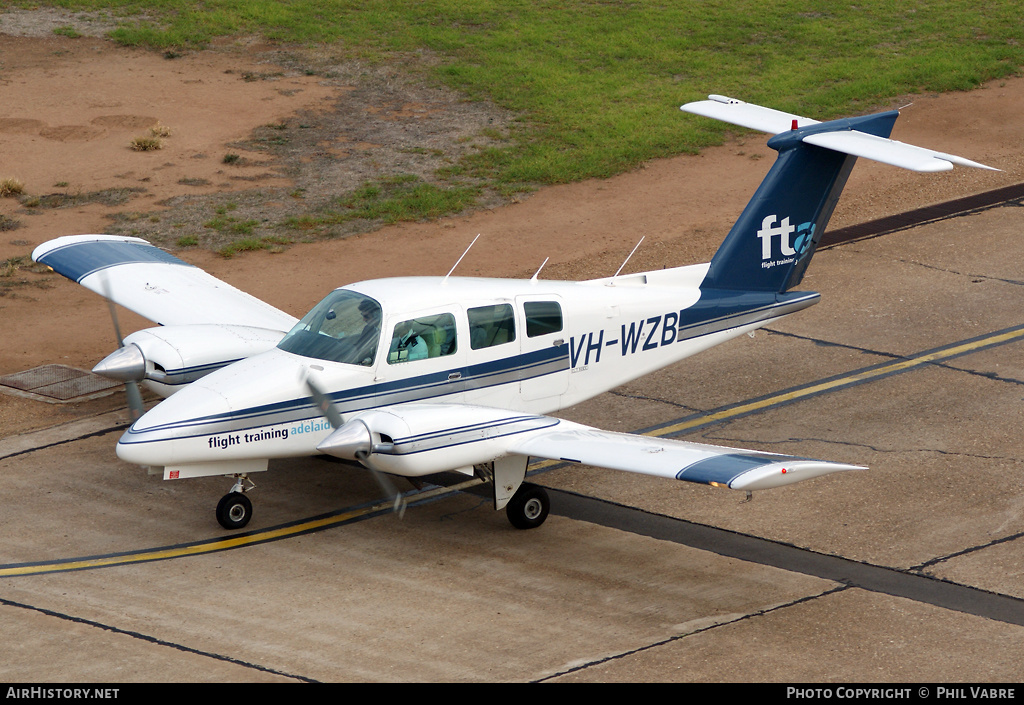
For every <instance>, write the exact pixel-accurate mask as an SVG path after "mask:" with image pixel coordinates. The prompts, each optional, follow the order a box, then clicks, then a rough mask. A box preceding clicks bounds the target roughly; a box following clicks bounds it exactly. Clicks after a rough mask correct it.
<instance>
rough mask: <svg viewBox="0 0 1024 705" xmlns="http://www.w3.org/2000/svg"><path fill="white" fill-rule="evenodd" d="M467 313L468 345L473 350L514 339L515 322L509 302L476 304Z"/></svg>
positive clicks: (509, 341)
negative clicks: (490, 304)
mask: <svg viewBox="0 0 1024 705" xmlns="http://www.w3.org/2000/svg"><path fill="white" fill-rule="evenodd" d="M467 314H468V315H469V346H470V347H471V348H472V349H473V350H480V349H481V348H490V347H493V346H495V345H502V344H503V343H511V342H512V341H514V340H515V339H516V322H515V318H514V317H513V315H512V306H511V305H510V304H497V305H495V306H478V307H476V308H471V309H469V310H468V311H467Z"/></svg>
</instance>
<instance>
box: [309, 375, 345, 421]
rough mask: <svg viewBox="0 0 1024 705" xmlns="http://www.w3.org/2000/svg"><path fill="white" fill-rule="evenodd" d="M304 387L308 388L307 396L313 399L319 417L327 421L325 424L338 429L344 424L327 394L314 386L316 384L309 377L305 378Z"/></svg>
mask: <svg viewBox="0 0 1024 705" xmlns="http://www.w3.org/2000/svg"><path fill="white" fill-rule="evenodd" d="M306 386H307V387H309V395H310V396H311V397H313V404H314V405H315V406H316V408H317V411H319V412H320V414H321V416H323V417H324V418H325V419H327V423H329V424H330V425H331V428H334V429H337V428H340V427H341V425H342V424H343V423H344V420H343V419H342V418H341V413H340V412H339V411H338V410H337V409H336V408H335V406H334V404H332V403H331V400H330V399H329V398H328V397H327V394H326V393H325V392H324V391H323V390H322V389H320V388H319V387H318V386H316V384H314V383H313V380H312V379H310V378H309V377H306Z"/></svg>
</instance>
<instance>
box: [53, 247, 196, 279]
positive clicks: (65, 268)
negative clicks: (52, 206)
mask: <svg viewBox="0 0 1024 705" xmlns="http://www.w3.org/2000/svg"><path fill="white" fill-rule="evenodd" d="M39 261H40V262H41V263H42V264H45V265H46V266H48V267H50V268H51V269H52V270H53V271H55V272H57V273H58V274H61V275H63V276H65V277H67V278H68V279H71V280H73V281H75V282H77V283H79V284H80V283H81V282H82V280H83V279H85V278H86V277H87V276H89V275H90V274H94V273H96V272H98V271H100V270H102V269H107V268H109V267H116V266H118V265H120V264H135V263H141V262H155V263H159V264H176V265H180V266H182V267H191V266H193V265H191V264H189V263H188V262H183V261H181V260H180V259H178V258H177V257H175V256H174V255H172V254H170V253H169V252H164V251H163V250H161V249H160V248H159V247H154V246H153V245H150V244H148V243H142V242H125V241H124V240H88V241H85V242H73V243H71V244H68V245H64V246H62V247H58V248H57V249H55V250H52V251H50V252H47V253H46V254H45V255H43V256H42V257H40V258H39Z"/></svg>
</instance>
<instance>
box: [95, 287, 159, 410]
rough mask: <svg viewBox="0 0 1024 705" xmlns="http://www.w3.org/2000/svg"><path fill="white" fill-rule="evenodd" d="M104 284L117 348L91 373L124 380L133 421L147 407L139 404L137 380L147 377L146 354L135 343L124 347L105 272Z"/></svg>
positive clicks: (139, 391) (139, 396) (115, 308)
mask: <svg viewBox="0 0 1024 705" xmlns="http://www.w3.org/2000/svg"><path fill="white" fill-rule="evenodd" d="M100 277H101V279H100V281H101V282H102V286H103V298H105V299H106V300H107V306H108V307H109V308H110V320H111V321H113V323H114V335H115V336H116V337H117V345H118V349H117V350H116V351H114V352H113V353H111V354H110V355H107V356H106V357H105V358H103V360H101V361H100V363H99V364H98V365H96V367H94V368H93V370H92V371H93V372H95V373H96V374H98V375H102V376H104V377H107V378H109V379H119V380H123V381H124V392H125V396H126V397H127V398H128V414H129V416H130V417H131V420H132V423H135V422H136V421H138V420H139V419H140V418H142V415H143V414H144V413H146V407H145V406H144V405H143V403H142V390H141V389H140V388H139V382H140V381H142V380H143V379H145V377H146V357H145V355H143V354H142V351H141V350H140V349H139V348H138V346H136V345H132V346H131V347H125V344H124V337H122V335H121V324H120V322H119V321H118V318H117V307H116V305H115V304H114V299H113V298H111V293H110V280H109V279H107V276H106V274H105V273H103V274H101V275H100Z"/></svg>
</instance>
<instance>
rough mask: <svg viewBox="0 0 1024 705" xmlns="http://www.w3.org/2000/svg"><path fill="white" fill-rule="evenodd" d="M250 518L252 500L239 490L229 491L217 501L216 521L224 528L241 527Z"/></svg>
mask: <svg viewBox="0 0 1024 705" xmlns="http://www.w3.org/2000/svg"><path fill="white" fill-rule="evenodd" d="M250 519H252V502H250V501H249V498H248V497H246V496H245V495H244V494H242V493H241V492H229V493H228V494H226V495H224V496H223V497H221V500H220V502H218V503H217V521H219V522H220V525H221V526H223V527H224V528H225V529H241V528H242V527H243V526H245V525H246V524H248V523H249V520H250Z"/></svg>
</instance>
